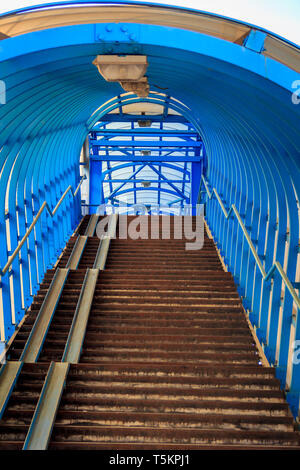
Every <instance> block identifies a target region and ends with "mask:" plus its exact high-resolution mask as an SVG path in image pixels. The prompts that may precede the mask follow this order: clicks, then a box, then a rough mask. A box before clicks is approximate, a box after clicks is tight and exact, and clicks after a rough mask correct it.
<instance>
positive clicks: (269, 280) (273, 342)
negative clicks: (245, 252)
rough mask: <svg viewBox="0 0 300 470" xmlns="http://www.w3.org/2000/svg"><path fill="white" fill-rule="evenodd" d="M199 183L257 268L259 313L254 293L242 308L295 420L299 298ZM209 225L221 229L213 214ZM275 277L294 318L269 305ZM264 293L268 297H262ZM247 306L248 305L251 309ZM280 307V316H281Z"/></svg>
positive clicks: (232, 212)
mask: <svg viewBox="0 0 300 470" xmlns="http://www.w3.org/2000/svg"><path fill="white" fill-rule="evenodd" d="M201 183H203V185H204V188H205V191H201V185H200V190H199V199H200V198H201V194H203V193H205V194H206V195H207V197H208V201H210V200H212V199H213V198H215V199H216V200H217V202H218V204H219V208H220V209H221V212H222V214H223V215H224V217H225V219H226V220H229V219H230V218H231V217H235V218H236V220H237V222H238V225H239V228H240V230H241V231H242V233H243V235H244V240H245V241H246V244H247V246H248V248H249V249H250V251H251V254H252V256H253V258H254V260H255V264H256V267H257V269H258V270H259V272H260V276H261V279H262V285H261V286H259V284H256V286H255V288H256V289H259V290H260V297H261V300H260V303H259V310H258V311H253V308H255V304H254V302H253V299H254V297H255V296H256V295H257V292H255V290H254V291H253V297H252V298H248V299H247V298H246V297H244V298H243V301H244V306H245V309H246V311H247V312H248V314H249V319H250V321H251V323H252V325H253V326H254V328H255V331H256V334H257V336H258V339H259V340H260V342H261V345H262V346H263V348H264V352H265V354H266V356H267V358H268V360H269V361H270V363H271V364H272V365H274V366H275V367H276V372H277V376H278V378H279V379H280V381H281V385H282V387H283V388H284V389H285V390H286V391H287V399H288V401H289V403H290V406H291V409H292V411H293V412H294V414H295V416H296V415H297V414H298V409H299V394H300V379H299V373H300V368H299V364H298V361H297V360H296V358H295V355H294V352H295V351H294V346H293V344H292V342H293V341H295V342H296V341H299V340H300V298H299V296H298V294H297V292H296V290H295V288H294V287H293V284H292V282H291V280H290V279H289V278H288V277H287V275H286V273H285V272H284V270H283V267H282V266H281V264H280V262H279V261H275V262H274V263H273V265H272V266H271V268H270V269H269V270H268V271H266V270H265V268H264V264H263V261H262V260H261V259H260V257H259V255H258V253H257V251H256V249H255V246H254V244H253V242H252V240H251V236H250V234H249V233H248V231H247V229H246V227H245V224H244V223H243V220H242V217H241V215H240V214H239V212H238V210H237V208H236V206H235V205H234V204H232V205H231V206H230V208H229V210H226V207H225V205H224V203H223V201H222V199H221V197H220V195H219V194H218V192H217V190H216V188H213V189H211V190H210V189H209V185H208V182H207V181H206V179H205V177H204V176H203V175H202V178H201ZM208 224H209V225H210V228H212V227H213V228H214V229H215V228H216V225H219V226H221V223H220V221H219V220H218V216H217V214H216V212H215V213H214V214H210V217H209V220H208ZM224 230H225V227H224V226H223V231H224ZM213 233H214V239H215V242H216V243H217V245H219V247H220V248H222V250H223V252H224V245H223V244H222V233H220V232H219V236H218V237H216V230H214V231H213ZM224 255H225V257H226V260H227V261H226V264H227V266H228V269H229V270H230V271H232V270H233V267H234V264H235V261H236V260H235V259H234V258H232V257H230V254H228V252H226V251H225V252H224ZM241 259H243V256H241ZM276 277H279V279H280V281H281V283H282V284H283V285H284V295H287V293H288V295H290V296H291V298H292V301H293V303H294V305H295V309H296V311H295V313H294V314H293V315H290V314H289V311H288V312H287V314H286V311H285V308H284V307H285V306H286V305H283V307H282V305H281V304H278V305H277V306H276V305H275V306H274V305H272V293H273V286H274V283H273V280H274V279H275V278H276ZM236 281H237V282H238V283H240V281H241V279H240V278H239V279H236ZM265 286H268V289H264V287H265ZM248 287H249V286H247V284H246V286H245V289H244V292H249V289H248ZM266 292H267V293H268V295H262V294H265V293H266ZM249 305H251V307H250V308H249ZM281 307H282V312H280V309H281ZM297 344H298V343H294V345H295V346H296V345H297ZM291 346H292V347H291Z"/></svg>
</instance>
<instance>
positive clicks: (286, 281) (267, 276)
mask: <svg viewBox="0 0 300 470" xmlns="http://www.w3.org/2000/svg"><path fill="white" fill-rule="evenodd" d="M202 181H203V184H204V187H205V190H206V192H207V195H208V197H209V199H212V198H213V196H215V197H216V199H217V201H218V203H219V205H220V207H221V209H222V211H223V213H224V215H225V218H226V219H229V217H230V215H231V214H232V213H233V214H234V215H235V216H236V218H237V221H238V223H239V225H240V227H241V229H242V231H243V234H244V236H245V239H246V241H247V243H248V245H249V248H250V250H251V252H252V254H253V257H254V259H255V261H256V264H257V266H258V268H259V270H260V272H261V274H262V277H263V280H264V281H268V280H269V279H272V277H273V273H274V271H275V270H276V269H277V271H278V272H279V274H280V276H281V279H282V280H283V282H284V284H285V286H286V287H287V289H288V290H289V292H290V294H291V296H292V297H293V300H294V302H295V304H296V305H297V308H298V309H299V310H300V298H299V296H298V295H297V292H296V291H295V289H294V287H293V286H292V283H291V281H290V280H289V278H288V277H287V275H286V273H285V272H284V270H283V268H282V266H281V264H280V263H279V261H275V263H274V264H273V266H272V267H271V268H270V269H269V271H268V272H266V271H265V269H264V267H263V265H262V262H261V261H260V259H259V256H258V254H257V251H256V250H255V247H254V245H253V243H252V240H251V238H250V235H249V233H248V231H247V229H246V227H245V225H244V223H243V221H242V219H241V216H240V214H239V212H238V210H237V208H236V206H235V205H234V204H232V205H231V206H230V209H229V211H227V210H226V208H225V206H224V204H223V202H222V200H221V198H220V196H219V194H218V192H217V190H216V189H215V188H213V189H212V191H210V190H209V188H208V184H207V181H205V178H204V176H203V175H202V178H201V182H202ZM200 191H201V186H200Z"/></svg>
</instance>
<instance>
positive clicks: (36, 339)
mask: <svg viewBox="0 0 300 470" xmlns="http://www.w3.org/2000/svg"><path fill="white" fill-rule="evenodd" d="M68 274H69V269H61V268H58V269H57V271H56V273H55V275H54V278H53V279H52V282H51V284H50V287H49V289H48V292H47V295H46V297H45V299H44V302H43V303H42V306H41V308H40V311H39V313H38V315H37V317H36V320H35V322H34V325H33V328H32V330H31V332H30V335H29V338H28V340H27V342H26V344H25V347H24V350H23V352H22V355H21V357H20V360H21V361H24V362H37V360H38V357H39V355H40V352H41V349H42V347H43V344H44V341H45V338H46V335H47V332H48V329H49V327H50V324H51V321H52V318H53V315H54V313H55V310H56V306H57V304H58V301H59V299H60V296H61V293H62V291H63V288H64V284H65V282H66V279H67V277H68Z"/></svg>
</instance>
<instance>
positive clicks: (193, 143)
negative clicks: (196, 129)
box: [91, 139, 202, 150]
mask: <svg viewBox="0 0 300 470" xmlns="http://www.w3.org/2000/svg"><path fill="white" fill-rule="evenodd" d="M91 145H92V146H93V147H98V148H99V147H126V148H132V147H136V148H144V147H146V148H153V147H154V148H156V147H158V148H161V149H162V150H163V149H165V148H167V149H170V148H173V147H175V148H182V147H184V148H186V147H191V148H198V147H202V142H199V141H197V140H181V141H178V140H173V141H172V140H162V141H156V140H107V139H99V140H94V139H91Z"/></svg>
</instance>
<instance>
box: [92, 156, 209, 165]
mask: <svg viewBox="0 0 300 470" xmlns="http://www.w3.org/2000/svg"><path fill="white" fill-rule="evenodd" d="M201 160H202V157H192V156H186V155H185V156H177V155H174V156H172V157H170V156H169V157H168V156H155V157H154V156H151V155H150V156H137V157H134V156H132V157H128V156H124V155H109V156H107V155H97V156H92V155H91V156H90V161H91V162H131V161H132V162H134V163H135V164H137V163H156V162H162V163H165V162H166V163H167V162H171V163H176V162H200V161H201Z"/></svg>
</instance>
